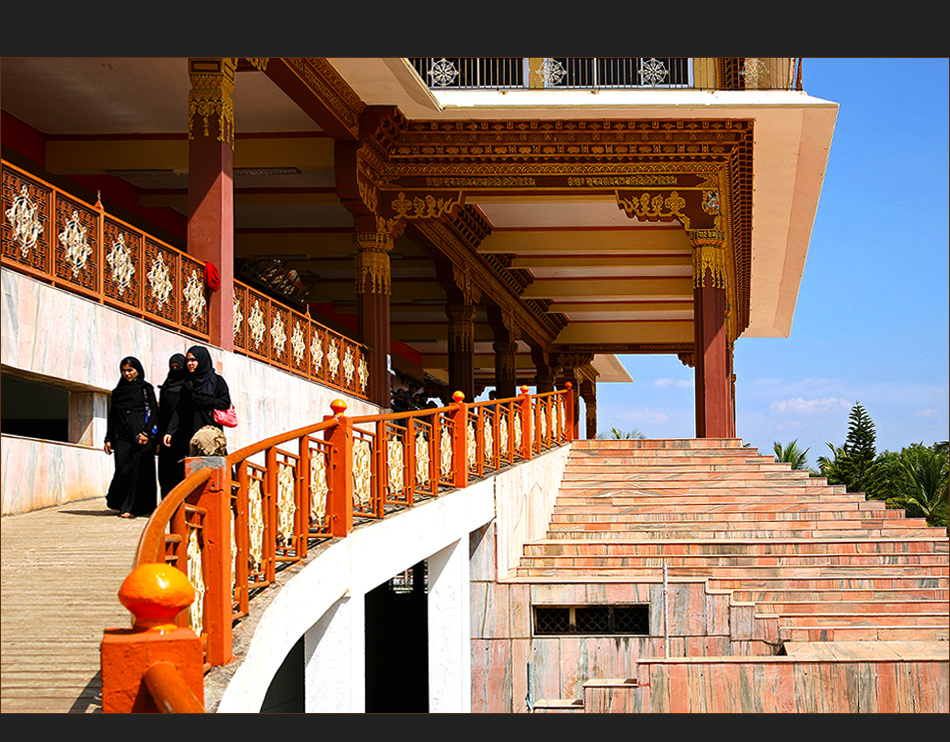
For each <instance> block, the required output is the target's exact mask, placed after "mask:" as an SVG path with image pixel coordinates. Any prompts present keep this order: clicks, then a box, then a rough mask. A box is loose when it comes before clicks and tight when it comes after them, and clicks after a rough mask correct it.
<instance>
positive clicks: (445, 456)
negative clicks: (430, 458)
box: [439, 423, 452, 477]
mask: <svg viewBox="0 0 950 742" xmlns="http://www.w3.org/2000/svg"><path fill="white" fill-rule="evenodd" d="M439 471H441V472H442V476H443V477H448V476H450V475H451V474H452V428H451V427H449V426H448V425H446V424H444V423H443V424H442V440H441V441H440V446H439Z"/></svg>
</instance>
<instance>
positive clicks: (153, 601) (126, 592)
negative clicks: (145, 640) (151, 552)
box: [119, 563, 195, 633]
mask: <svg viewBox="0 0 950 742" xmlns="http://www.w3.org/2000/svg"><path fill="white" fill-rule="evenodd" d="M194 601H195V588H194V587H192V585H191V583H190V582H189V581H188V578H187V577H186V576H185V574H184V572H182V571H181V570H179V569H176V568H175V567H172V566H171V565H169V564H162V563H154V564H140V565H139V566H138V567H136V568H135V569H133V570H132V571H131V572H129V575H128V577H126V578H125V581H124V582H123V583H122V587H120V588H119V602H120V603H122V605H124V606H125V607H126V608H127V609H128V610H129V611H130V612H131V613H132V614H133V615H134V616H135V627H136V628H138V629H152V630H155V631H160V632H162V633H166V632H168V631H174V630H175V629H177V628H178V627H177V626H176V625H175V624H174V620H175V616H177V615H178V614H179V613H181V612H182V610H184V609H185V608H187V607H188V606H190V605H191V604H192V603H193V602H194Z"/></svg>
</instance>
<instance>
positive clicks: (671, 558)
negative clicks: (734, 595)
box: [521, 552, 948, 572]
mask: <svg viewBox="0 0 950 742" xmlns="http://www.w3.org/2000/svg"><path fill="white" fill-rule="evenodd" d="M663 565H666V566H667V567H668V568H670V569H673V568H680V567H686V568H691V567H695V568H697V569H700V568H705V567H710V568H716V567H732V566H734V567H749V568H752V569H759V568H765V569H777V568H784V567H787V568H789V569H799V568H800V567H812V566H814V567H839V566H841V567H862V566H867V567H873V568H877V567H888V568H890V567H899V568H914V567H922V566H933V567H940V568H942V569H943V570H944V571H945V572H947V570H948V562H947V555H946V554H934V553H923V554H908V553H894V554H886V555H881V554H852V553H844V554H836V553H823V554H796V553H785V554H755V553H743V554H653V555H650V554H607V555H581V556H576V555H556V554H551V553H550V552H547V553H544V554H537V555H525V556H522V557H521V566H522V567H525V568H531V567H555V568H559V569H560V568H564V569H586V568H590V569H599V568H602V567H604V568H611V569H623V568H627V567H656V566H659V567H662V566H663Z"/></svg>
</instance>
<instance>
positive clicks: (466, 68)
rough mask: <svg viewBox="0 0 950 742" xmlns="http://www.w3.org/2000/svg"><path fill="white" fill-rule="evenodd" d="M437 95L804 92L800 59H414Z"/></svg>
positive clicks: (411, 59)
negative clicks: (537, 91)
mask: <svg viewBox="0 0 950 742" xmlns="http://www.w3.org/2000/svg"><path fill="white" fill-rule="evenodd" d="M408 59H409V62H410V63H411V64H412V66H413V68H414V69H415V70H416V72H417V73H418V74H419V77H420V78H422V80H423V81H424V82H425V84H426V85H428V86H429V88H430V89H432V90H524V89H541V90H572V89H575V90H576V89H582V90H591V89H675V88H679V89H683V88H687V89H688V88H692V89H705V90H709V89H716V90H744V89H756V90H790V89H793V88H796V89H799V90H800V89H801V72H800V66H799V70H798V73H797V74H796V69H795V65H796V62H799V61H800V60H797V59H795V58H788V57H781V58H760V57H730V58H710V59H705V60H703V63H702V65H701V70H697V65H696V62H697V60H695V59H693V58H690V57H542V58H525V57H409V58H408Z"/></svg>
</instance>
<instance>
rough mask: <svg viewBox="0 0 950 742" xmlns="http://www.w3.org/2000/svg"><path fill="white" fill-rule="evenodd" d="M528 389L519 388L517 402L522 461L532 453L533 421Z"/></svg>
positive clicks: (524, 387) (525, 387)
mask: <svg viewBox="0 0 950 742" xmlns="http://www.w3.org/2000/svg"><path fill="white" fill-rule="evenodd" d="M528 389H529V387H527V386H523V387H521V397H520V399H519V400H518V404H520V405H521V456H522V458H524V459H530V458H531V455H532V453H533V452H534V433H533V431H534V421H533V420H532V418H531V395H530V394H528Z"/></svg>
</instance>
